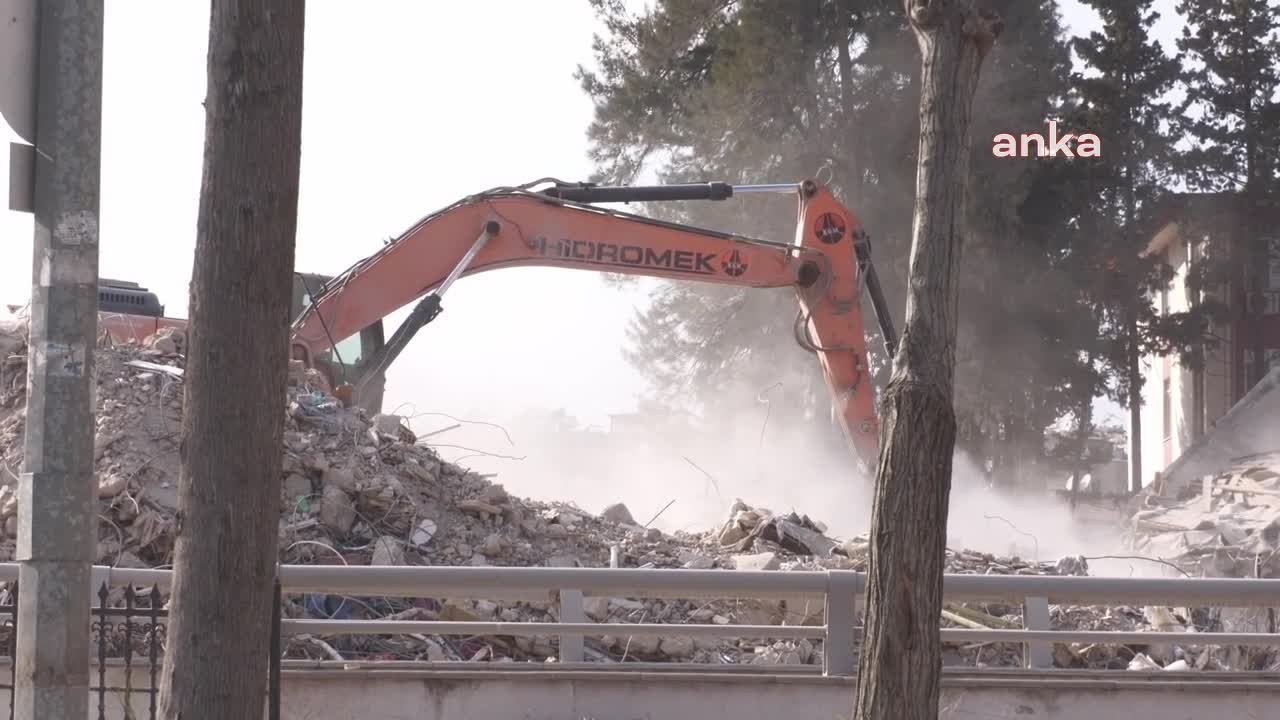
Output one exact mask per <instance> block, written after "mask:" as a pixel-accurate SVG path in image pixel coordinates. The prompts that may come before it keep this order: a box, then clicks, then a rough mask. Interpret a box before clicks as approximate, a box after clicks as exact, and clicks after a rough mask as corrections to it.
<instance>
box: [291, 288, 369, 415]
mask: <svg viewBox="0 0 1280 720" xmlns="http://www.w3.org/2000/svg"><path fill="white" fill-rule="evenodd" d="M329 279H330V276H328V275H315V274H307V273H297V274H295V275H294V280H293V317H294V318H297V317H298V316H299V315H300V314H301V313H302V311H303V310H304V309H305V308H306V307H307V306H309V305H310V304H311V293H318V292H320V289H321V288H322V287H324V284H325V283H326V282H328V281H329ZM384 342H385V338H384V336H383V330H382V321H381V320H379V321H377V322H375V323H372V324H371V325H368V326H367V327H365V328H364V329H363V330H361V331H360V332H358V333H356V334H354V335H351V336H350V337H346V338H342V339H341V340H339V341H338V342H337V343H335V347H334V348H329V349H327V350H325V351H324V352H322V353H320V354H319V356H317V357H316V359H315V365H316V367H318V368H322V369H323V372H325V373H326V374H328V375H329V380H330V382H331V383H333V384H335V385H337V384H340V383H350V384H352V385H355V384H356V383H357V380H359V379H360V377H361V375H362V371H363V370H364V367H363V365H362V363H363V361H364V360H365V358H368V357H370V356H372V355H373V354H374V353H375V352H377V351H378V350H379V349H380V348H381V347H382V345H383V343H384ZM335 348H336V350H337V353H336V357H335V353H334V349H335ZM365 395H366V397H364V398H361V400H360V404H361V405H363V406H365V407H369V408H371V409H372V410H373V411H374V412H376V411H377V406H378V405H380V404H381V402H382V380H381V378H375V379H374V381H373V382H371V383H370V384H369V387H368V388H367V391H366V393H365Z"/></svg>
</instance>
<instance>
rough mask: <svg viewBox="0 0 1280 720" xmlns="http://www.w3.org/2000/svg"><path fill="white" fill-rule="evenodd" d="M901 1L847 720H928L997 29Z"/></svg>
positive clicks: (990, 22) (927, 4) (954, 10)
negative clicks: (969, 214)
mask: <svg viewBox="0 0 1280 720" xmlns="http://www.w3.org/2000/svg"><path fill="white" fill-rule="evenodd" d="M904 5H905V9H906V12H907V14H908V17H909V18H910V20H911V25H912V28H913V29H914V31H915V35H916V39H917V40H918V42H919V46H920V52H921V56H922V61H923V62H922V73H921V83H920V144H919V160H918V165H917V178H916V203H915V211H914V214H915V217H914V221H913V228H912V236H913V237H912V245H911V267H910V270H909V272H908V280H909V282H908V284H907V288H908V289H907V311H906V323H905V328H904V331H903V333H902V340H901V341H900V342H899V345H898V353H897V357H896V358H895V360H894V370H893V376H892V378H891V379H890V381H889V384H888V386H887V387H886V389H885V393H884V398H883V400H882V403H881V414H882V416H883V417H882V425H881V431H880V458H879V462H878V467H877V472H876V492H875V503H874V506H873V510H872V524H871V539H872V540H871V553H870V566H869V568H868V572H867V615H866V636H865V638H864V640H863V644H862V649H861V655H862V657H861V664H860V671H859V674H858V689H857V699H856V701H855V718H857V720H925V719H926V718H929V719H936V718H937V717H938V698H939V680H940V675H941V673H942V653H941V642H940V629H939V623H938V616H939V615H940V614H941V611H942V573H943V569H944V556H945V553H946V526H947V503H948V499H949V495H950V493H951V464H952V457H953V453H954V450H955V437H956V417H955V410H954V408H953V407H952V398H953V396H954V392H953V382H954V377H955V348H956V320H957V315H958V308H957V306H958V304H959V298H958V295H959V286H960V283H959V278H958V268H959V264H960V252H961V247H962V245H963V237H962V231H961V228H962V224H963V222H964V213H965V196H966V191H965V188H966V185H967V182H966V181H967V178H968V174H969V147H970V137H969V128H970V121H971V109H972V105H973V95H974V91H975V89H976V88H977V84H978V75H979V72H980V69H981V66H982V60H983V58H984V57H985V56H986V54H987V51H988V50H989V49H990V48H991V45H992V43H993V42H994V40H995V38H996V36H997V35H998V34H999V32H1000V29H1001V26H1002V25H1001V22H1000V20H999V18H997V17H996V16H995V15H993V14H991V13H986V12H980V11H978V9H977V8H975V7H974V3H973V2H972V0H904Z"/></svg>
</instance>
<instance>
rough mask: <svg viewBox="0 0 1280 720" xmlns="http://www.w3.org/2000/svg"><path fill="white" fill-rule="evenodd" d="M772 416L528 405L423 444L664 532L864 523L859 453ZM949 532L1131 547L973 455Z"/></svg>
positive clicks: (865, 489)
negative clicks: (763, 514)
mask: <svg viewBox="0 0 1280 720" xmlns="http://www.w3.org/2000/svg"><path fill="white" fill-rule="evenodd" d="M776 410H777V409H776V408H775V409H774V412H776ZM768 412H769V409H768V408H766V407H764V406H763V405H762V406H761V407H760V408H759V410H758V411H756V412H749V413H739V414H735V415H732V416H727V417H718V418H714V419H711V420H698V419H693V418H681V417H679V416H678V415H668V416H662V417H648V418H645V419H644V420H643V421H642V422H641V423H640V427H637V428H635V429H631V428H627V427H624V426H623V425H622V423H621V421H618V422H617V423H616V424H615V426H614V427H612V428H606V427H581V426H576V425H575V423H574V422H573V419H572V418H571V417H568V416H567V415H564V414H557V413H552V412H533V411H527V410H526V411H524V412H523V413H521V414H519V415H517V416H512V417H509V418H508V419H507V420H505V421H503V422H501V423H494V424H479V423H471V422H464V423H462V424H461V425H460V426H459V427H456V428H454V429H451V430H449V431H447V432H443V433H440V434H439V435H435V436H432V437H431V438H429V439H428V440H427V441H428V442H430V443H431V444H433V445H434V446H436V447H437V448H438V450H439V451H440V452H441V453H442V455H444V456H445V457H446V458H449V459H451V460H458V461H461V464H462V465H464V466H466V467H470V468H471V469H473V470H474V471H475V472H480V473H493V474H495V475H496V477H494V478H493V480H494V481H495V482H499V483H501V484H503V485H504V486H505V487H506V488H507V490H508V491H510V492H512V493H514V494H516V495H520V496H523V497H529V498H532V499H537V500H542V501H547V502H562V503H567V504H572V505H575V506H577V507H579V508H581V509H583V510H585V511H588V512H593V513H597V512H599V511H601V510H602V509H603V508H605V507H606V506H608V505H610V504H612V503H617V502H621V503H624V504H626V505H627V507H628V508H629V509H630V510H631V513H632V515H633V516H634V517H635V518H636V520H637V522H639V523H642V524H643V523H646V522H649V521H650V519H651V518H652V523H651V524H652V526H654V527H658V528H661V529H662V530H664V531H667V532H674V531H680V530H683V531H686V532H692V533H701V532H704V531H706V530H709V529H711V528H713V527H716V526H718V525H719V524H720V523H721V522H723V520H724V518H725V517H726V514H727V512H728V508H729V506H730V505H731V504H732V503H733V501H734V499H735V498H741V499H742V500H744V501H745V502H747V503H748V504H750V505H752V506H754V507H764V508H768V509H770V510H773V511H776V512H784V513H785V512H789V511H794V512H796V513H799V514H802V515H808V516H809V517H810V518H812V519H813V520H816V521H819V522H822V523H824V524H825V525H826V526H827V527H828V533H827V534H828V535H829V536H831V537H833V538H836V539H847V538H850V537H853V536H855V535H858V534H861V533H864V532H866V531H867V530H868V528H869V526H870V519H871V503H872V482H871V480H870V479H869V478H868V477H866V476H865V475H864V474H863V473H862V472H861V470H860V468H859V466H858V464H857V463H856V462H854V460H853V459H852V455H851V454H847V453H841V452H839V449H835V448H832V447H830V446H829V445H826V444H824V443H822V442H821V441H820V440H819V439H818V438H816V437H815V434H814V433H813V432H812V428H811V426H795V427H787V426H783V425H780V424H773V423H771V422H766V420H767V413H768ZM456 420H469V419H468V418H457V419H453V418H448V417H442V416H432V417H420V418H415V419H413V420H412V421H411V423H412V425H413V427H414V429H415V431H417V432H419V433H423V432H430V431H431V429H432V428H441V427H449V426H450V425H453V424H454V422H456ZM1031 484H1032V483H1028V485H1031ZM1058 484H1059V483H1056V482H1053V483H1044V482H1040V483H1035V485H1037V486H1038V487H1039V488H1046V487H1049V486H1056V485H1058ZM947 535H948V546H950V547H952V548H957V549H958V548H968V549H972V550H978V551H982V552H989V553H992V554H995V555H1003V556H1011V555H1016V556H1018V557H1021V558H1022V559H1024V560H1036V561H1056V560H1057V559H1059V558H1061V557H1064V556H1067V555H1084V556H1087V557H1097V556H1104V555H1122V554H1123V553H1124V550H1123V549H1122V547H1123V543H1122V538H1121V528H1120V526H1119V523H1118V522H1116V523H1107V522H1101V523H1085V522H1082V521H1080V520H1077V519H1074V518H1073V516H1072V514H1071V512H1070V510H1069V509H1068V507H1067V506H1066V504H1065V503H1064V502H1062V501H1060V500H1059V499H1058V498H1057V497H1056V496H1054V495H1052V494H1051V493H1050V491H1049V490H1047V489H1040V490H1030V489H1027V490H1023V491H1021V492H1019V493H1016V494H1011V493H1008V492H1001V491H997V490H996V489H994V488H992V487H989V486H988V484H987V483H986V481H985V479H984V478H983V476H982V474H981V472H980V471H979V469H978V468H977V467H976V466H975V465H974V463H972V462H970V461H969V460H968V459H967V458H965V457H963V456H958V457H957V459H956V461H955V463H954V470H953V481H952V491H951V508H950V517H949V522H948V533H947ZM1131 565H1132V563H1120V564H1119V565H1115V564H1114V563H1112V564H1108V563H1107V562H1106V561H1105V560H1104V561H1101V564H1099V562H1097V561H1091V566H1092V567H1093V568H1094V574H1102V573H1103V572H1105V573H1106V574H1115V573H1119V574H1124V575H1129V574H1139V572H1142V574H1145V572H1143V571H1142V569H1135V568H1133V567H1131Z"/></svg>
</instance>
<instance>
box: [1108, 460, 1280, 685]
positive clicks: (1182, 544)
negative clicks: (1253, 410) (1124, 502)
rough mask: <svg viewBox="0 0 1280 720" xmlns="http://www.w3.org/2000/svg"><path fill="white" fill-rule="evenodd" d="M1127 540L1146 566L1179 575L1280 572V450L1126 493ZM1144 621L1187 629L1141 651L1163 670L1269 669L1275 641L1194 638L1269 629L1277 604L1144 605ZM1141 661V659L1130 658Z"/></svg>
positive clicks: (1275, 660)
mask: <svg viewBox="0 0 1280 720" xmlns="http://www.w3.org/2000/svg"><path fill="white" fill-rule="evenodd" d="M1126 540H1127V544H1128V545H1129V547H1130V551H1131V552H1132V553H1133V554H1134V555H1136V556H1142V557H1146V558H1152V559H1153V562H1152V563H1150V566H1149V567H1150V569H1151V570H1155V571H1158V572H1160V573H1161V574H1164V575H1169V576H1175V577H1181V576H1189V577H1230V578H1276V577H1280V552H1277V548H1280V450H1277V451H1273V452H1267V453H1260V454H1256V455H1249V456H1244V457H1239V458H1235V459H1234V460H1232V461H1231V464H1230V465H1229V466H1228V467H1226V468H1224V469H1222V470H1221V471H1219V472H1217V473H1215V474H1212V475H1207V476H1204V477H1203V478H1201V481H1200V482H1197V483H1181V484H1179V485H1178V486H1176V487H1171V486H1169V485H1167V484H1164V483H1160V482H1158V483H1156V484H1154V485H1152V486H1150V487H1148V488H1147V489H1146V491H1144V492H1143V493H1141V494H1139V495H1137V496H1135V497H1134V498H1133V499H1132V500H1131V505H1130V507H1129V517H1128V522H1127V537H1126ZM1141 615H1142V621H1143V623H1142V624H1144V625H1146V626H1149V627H1151V628H1153V629H1163V630H1167V631H1172V632H1185V633H1186V634H1187V635H1186V637H1187V640H1186V642H1184V643H1163V644H1161V645H1159V646H1153V647H1150V648H1148V649H1147V650H1146V658H1147V660H1149V661H1152V662H1154V663H1156V664H1157V666H1162V667H1164V668H1165V669H1170V668H1173V667H1174V666H1175V665H1176V664H1177V663H1180V662H1183V661H1185V666H1184V669H1193V670H1203V669H1218V670H1272V669H1274V668H1277V667H1280V653H1277V652H1276V651H1275V650H1274V649H1272V648H1249V647H1242V646H1232V647H1217V646H1206V645H1203V644H1201V643H1196V642H1195V640H1194V637H1195V633H1203V632H1251V633H1271V632H1275V631H1276V627H1277V620H1276V617H1277V609H1276V608H1160V607H1148V608H1143V609H1142V610H1141ZM1133 662H1134V663H1137V664H1138V665H1143V666H1145V662H1146V661H1145V660H1138V659H1134V660H1133Z"/></svg>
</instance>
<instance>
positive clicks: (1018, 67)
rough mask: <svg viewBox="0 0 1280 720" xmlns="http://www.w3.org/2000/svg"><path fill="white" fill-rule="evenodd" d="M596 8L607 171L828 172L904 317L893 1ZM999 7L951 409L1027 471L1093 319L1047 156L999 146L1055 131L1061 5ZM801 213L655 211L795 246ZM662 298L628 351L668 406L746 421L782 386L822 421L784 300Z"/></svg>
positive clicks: (992, 454) (911, 48)
mask: <svg viewBox="0 0 1280 720" xmlns="http://www.w3.org/2000/svg"><path fill="white" fill-rule="evenodd" d="M593 2H594V4H595V6H596V8H597V10H598V11H599V12H600V14H601V16H602V18H603V19H604V22H605V24H606V26H607V29H608V33H607V35H606V36H605V37H601V38H597V43H596V55H597V64H598V67H599V70H598V71H597V72H585V71H584V72H582V73H581V75H580V77H581V80H582V84H583V87H584V88H585V89H586V91H587V92H588V93H590V94H591V96H592V97H593V99H594V100H595V103H596V118H595V121H594V122H593V124H592V126H591V128H590V138H591V142H592V155H593V159H594V161H595V163H596V165H597V167H598V168H599V172H598V174H597V176H596V177H595V178H594V179H595V180H597V181H602V182H631V181H635V180H637V179H653V178H657V179H659V180H661V181H671V182H677V181H696V180H708V179H723V180H727V181H730V182H734V183H751V182H778V181H789V180H796V179H800V178H804V177H811V176H814V175H815V174H818V175H819V176H820V177H825V174H826V173H827V172H829V173H830V177H831V179H832V183H831V184H832V185H833V187H834V188H835V190H836V191H837V194H838V195H839V196H840V197H841V199H842V200H843V201H844V202H845V203H846V204H847V205H849V207H850V208H851V209H852V210H853V211H854V212H855V213H856V214H858V216H859V218H860V219H861V220H862V221H863V223H864V224H865V225H866V227H867V228H868V230H869V231H870V233H871V234H872V237H873V256H874V259H875V262H876V264H877V266H878V267H879V269H880V274H881V278H882V280H883V282H884V283H885V286H886V287H885V290H886V293H887V294H888V295H889V301H890V306H891V307H892V308H895V309H897V308H901V307H902V297H903V292H902V286H901V282H902V278H903V277H905V274H906V265H905V263H906V256H907V250H908V248H907V242H908V240H907V238H908V235H909V231H910V226H909V222H910V215H911V213H910V208H911V204H912V202H913V200H914V180H915V178H914V167H915V150H916V138H917V134H918V127H917V125H918V123H917V116H916V112H917V107H916V105H917V95H918V92H917V89H916V75H917V73H918V64H919V57H918V50H917V49H916V47H915V40H914V38H913V37H912V35H911V33H910V31H909V29H908V28H907V26H906V22H905V19H904V18H903V17H902V14H901V13H902V11H901V3H900V2H897V1H896V0H878V1H871V2H868V1H855V0H740V1H739V2H724V1H722V0H658V1H657V2H655V3H654V4H653V6H652V10H650V11H647V12H644V13H642V14H639V15H631V14H629V13H628V12H627V11H626V8H625V6H624V4H623V3H622V2H619V1H618V0H593ZM995 4H996V5H997V6H998V7H997V8H996V9H997V10H998V11H999V12H1000V13H1001V15H1002V16H1003V17H1004V18H1005V20H1006V27H1005V31H1004V34H1003V35H1002V42H1001V43H999V44H998V46H997V47H996V49H995V50H993V52H992V54H991V56H990V57H989V58H988V59H987V61H986V64H985V65H984V71H983V73H984V82H983V83H982V88H981V91H980V94H979V97H978V98H977V99H976V101H975V123H974V126H975V127H974V137H975V151H974V155H973V163H972V164H973V172H974V176H975V177H979V178H981V179H982V181H981V182H980V183H977V184H976V186H975V189H974V192H973V193H971V196H972V210H971V217H972V218H973V222H974V223H975V229H976V230H977V232H976V233H975V234H976V236H977V237H976V238H975V241H974V242H973V244H972V245H971V246H970V248H968V249H967V251H966V258H965V273H966V282H965V296H964V297H963V298H962V303H963V304H964V307H965V312H964V313H962V323H963V326H962V328H961V341H960V342H961V347H960V348H958V364H959V368H958V382H957V405H958V407H959V409H960V419H961V430H960V443H961V445H962V447H964V448H965V449H967V450H969V451H970V452H971V453H972V454H973V455H974V456H975V457H977V458H979V459H980V460H984V461H986V463H987V465H988V467H989V468H990V469H992V470H993V471H997V472H1007V473H1010V474H1012V473H1016V472H1017V471H1018V469H1019V465H1020V464H1021V463H1022V462H1024V461H1025V459H1026V457H1027V456H1028V455H1036V454H1038V453H1039V450H1040V448H1041V447H1042V445H1043V440H1042V437H1043V430H1044V428H1045V427H1046V426H1047V425H1049V424H1050V423H1052V422H1053V421H1054V419H1055V418H1057V417H1058V416H1060V415H1061V414H1062V412H1063V410H1064V408H1065V407H1066V403H1067V402H1068V395H1067V391H1068V389H1069V388H1068V385H1067V381H1066V380H1064V378H1066V377H1069V376H1070V374H1071V371H1072V370H1073V369H1074V368H1075V367H1076V366H1077V365H1078V363H1079V361H1078V360H1076V359H1075V357H1074V355H1073V354H1072V353H1071V352H1069V351H1068V348H1067V346H1066V343H1067V341H1068V338H1069V337H1070V332H1071V330H1070V329H1071V328H1072V327H1074V326H1077V325H1079V324H1080V321H1079V319H1078V317H1076V316H1079V315H1080V314H1081V313H1082V312H1083V311H1084V308H1083V307H1082V306H1080V305H1079V304H1078V303H1074V302H1073V301H1072V300H1071V299H1070V298H1071V283H1070V282H1067V281H1065V280H1064V279H1063V278H1062V277H1061V275H1060V274H1059V273H1058V272H1057V271H1056V270H1055V268H1054V267H1053V265H1052V264H1051V263H1049V262H1046V256H1053V257H1060V256H1062V255H1063V254H1064V253H1065V248H1066V244H1067V243H1068V241H1069V240H1068V238H1067V236H1066V235H1065V234H1064V233H1061V232H1056V231H1048V228H1050V227H1051V224H1052V223H1053V222H1054V218H1058V217H1061V216H1063V215H1064V214H1065V210H1064V209H1063V208H1061V207H1059V206H1058V204H1057V203H1056V202H1055V201H1054V198H1055V197H1056V195H1057V193H1058V192H1059V191H1060V188H1059V187H1058V186H1057V184H1056V183H1055V182H1053V178H1052V173H1054V172H1057V171H1056V170H1055V167H1054V164H1053V163H1050V162H1046V161H1044V160H1042V159H1007V158H994V157H993V156H992V153H991V152H990V150H989V148H990V142H991V138H992V137H993V136H994V135H995V134H996V133H999V132H1006V131H1010V130H1013V131H1015V132H1017V131H1025V132H1037V131H1039V132H1044V130H1045V125H1044V122H1045V118H1046V116H1048V115H1049V114H1050V113H1052V112H1053V111H1054V110H1055V108H1056V102H1057V101H1058V100H1059V99H1060V98H1061V97H1062V96H1063V94H1064V93H1065V91H1066V89H1067V86H1066V81H1067V72H1068V65H1069V52H1068V49H1067V46H1066V42H1065V39H1064V38H1063V33H1062V30H1061V27H1060V26H1059V20H1058V17H1057V14H1056V12H1055V10H1056V4H1055V3H1054V2H1051V1H1049V0H1042V1H1029V0H1004V1H1003V2H997V3H995ZM820 169H822V170H820ZM793 202H794V201H793V200H791V199H789V198H771V199H765V200H756V199H754V198H752V199H750V200H733V201H731V202H730V203H723V204H719V203H718V204H699V205H682V206H671V205H667V206H657V207H648V208H645V209H644V211H645V212H647V213H651V214H656V215H661V216H664V217H667V218H669V219H675V220H680V221H684V222H691V223H694V224H698V225H705V226H714V227H717V228H725V229H732V230H735V231H738V232H742V233H744V234H747V235H751V236H756V237H764V238H781V239H789V238H790V237H791V236H792V235H793V233H794V226H793V223H794V207H793V204H792V203H793ZM1064 298H1065V299H1066V300H1065V301H1064ZM652 301H653V302H652V306H651V307H650V308H649V309H648V310H647V311H646V312H644V313H642V314H640V315H639V316H638V317H637V318H636V319H635V321H634V322H633V324H632V338H631V340H632V342H631V346H630V357H631V360H632V362H633V363H634V364H635V365H636V367H638V368H639V369H640V370H641V371H642V372H644V373H646V374H647V375H648V376H649V379H650V380H651V381H652V382H653V385H654V386H655V388H656V389H657V390H658V392H659V393H660V394H661V395H662V396H664V397H665V399H666V400H667V401H669V402H672V403H676V402H678V401H679V400H680V399H682V398H683V399H692V400H693V401H694V402H695V403H696V404H697V405H699V406H702V407H704V408H705V407H715V408H719V409H728V410H732V409H737V408H742V407H747V406H750V405H752V404H753V403H755V402H756V399H757V398H756V396H757V394H758V392H759V391H760V390H761V389H763V388H765V387H769V386H772V385H773V384H774V383H776V382H778V381H779V380H781V381H783V382H784V390H783V392H784V393H785V392H790V397H786V398H781V399H783V400H784V401H786V402H776V401H777V400H779V399H780V396H779V395H773V396H772V397H773V398H774V400H775V408H777V407H781V406H783V405H784V404H785V405H787V406H789V407H791V408H792V409H793V413H794V416H793V417H792V418H789V419H790V420H795V421H806V420H811V421H815V422H817V423H821V424H822V425H823V426H826V425H827V417H828V415H829V410H830V406H829V399H828V397H827V393H826V391H825V388H824V387H823V386H822V384H821V379H820V376H819V375H818V373H817V371H816V367H815V363H813V361H812V358H811V357H810V356H808V355H806V354H805V353H802V352H799V351H798V349H797V347H796V345H795V342H794V340H793V334H792V323H793V320H794V316H795V300H794V297H793V295H792V293H791V292H790V291H789V290H788V291H777V292H761V291H745V292H744V291H740V290H735V289H731V288H724V287H716V286H705V285H692V284H682V283H662V284H660V285H659V286H658V288H657V289H656V291H655V292H654V293H653V296H652ZM898 312H899V313H900V312H901V311H900V310H899V311H898ZM867 316H868V317H871V313H870V310H869V308H868V310H867ZM895 319H896V320H897V321H898V322H899V323H900V322H901V317H900V316H899V317H898V318H895ZM872 325H874V323H872ZM869 345H870V351H871V354H872V356H871V358H870V361H871V363H872V366H873V368H876V369H877V370H878V379H879V380H880V382H881V383H883V381H884V379H885V378H886V377H887V359H886V358H885V357H884V355H883V352H882V350H881V348H882V344H881V343H880V342H879V341H878V338H876V337H874V335H873V336H872V337H871V338H869ZM774 412H775V413H778V412H779V411H778V410H776V409H775V411H774ZM775 417H777V415H775ZM1024 469H1025V468H1024Z"/></svg>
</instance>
